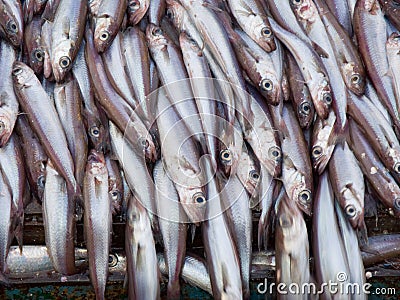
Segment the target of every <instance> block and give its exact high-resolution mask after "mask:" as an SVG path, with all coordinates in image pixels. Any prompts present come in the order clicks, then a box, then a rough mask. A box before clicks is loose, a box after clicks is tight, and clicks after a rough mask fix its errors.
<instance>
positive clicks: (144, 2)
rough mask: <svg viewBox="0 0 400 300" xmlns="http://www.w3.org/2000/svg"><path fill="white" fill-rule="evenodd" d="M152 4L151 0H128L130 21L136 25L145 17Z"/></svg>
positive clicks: (130, 23)
mask: <svg viewBox="0 0 400 300" xmlns="http://www.w3.org/2000/svg"><path fill="white" fill-rule="evenodd" d="M149 6H150V0H128V8H127V13H128V23H129V25H132V26H134V25H136V24H138V23H139V22H140V20H142V19H143V17H144V15H145V14H146V13H147V10H148V9H149Z"/></svg>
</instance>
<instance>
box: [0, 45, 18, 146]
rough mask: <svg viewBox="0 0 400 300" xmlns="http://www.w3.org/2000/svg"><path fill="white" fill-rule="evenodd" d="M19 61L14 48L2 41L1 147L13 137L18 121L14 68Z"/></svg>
mask: <svg viewBox="0 0 400 300" xmlns="http://www.w3.org/2000/svg"><path fill="white" fill-rule="evenodd" d="M16 59H17V53H16V51H15V50H14V48H13V47H12V46H11V45H9V44H8V43H7V42H6V41H0V69H1V70H2V74H4V77H3V80H1V82H0V104H1V107H0V147H3V146H4V145H5V144H6V143H7V142H8V139H9V138H10V136H11V133H12V131H13V129H14V126H15V122H16V120H17V115H18V109H19V104H18V100H17V97H16V95H15V93H14V90H13V81H12V75H11V74H12V68H13V63H14V61H15V60H16Z"/></svg>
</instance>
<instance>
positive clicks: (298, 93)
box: [286, 53, 315, 129]
mask: <svg viewBox="0 0 400 300" xmlns="http://www.w3.org/2000/svg"><path fill="white" fill-rule="evenodd" d="M286 57H287V65H288V77H289V82H290V91H291V93H292V95H293V96H292V97H291V99H292V104H293V109H294V111H295V113H296V115H297V119H298V120H299V125H300V127H301V128H303V129H307V128H309V127H310V126H311V125H312V122H313V121H314V114H315V109H314V104H313V102H312V99H311V95H310V91H309V89H308V87H307V85H306V84H305V81H304V78H303V75H302V74H301V71H300V69H299V66H298V65H297V63H296V61H295V59H294V58H293V56H292V55H291V54H290V53H287V54H286Z"/></svg>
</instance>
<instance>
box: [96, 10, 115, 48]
mask: <svg viewBox="0 0 400 300" xmlns="http://www.w3.org/2000/svg"><path fill="white" fill-rule="evenodd" d="M117 27H118V26H117V24H116V22H115V21H114V19H113V18H112V17H110V16H108V15H105V16H102V17H99V18H97V21H96V27H95V29H94V35H93V37H94V46H95V48H96V50H97V52H99V53H103V52H104V51H106V49H107V48H108V47H109V46H110V45H111V43H112V41H113V39H114V37H115V35H113V33H116V32H117V31H118V28H117Z"/></svg>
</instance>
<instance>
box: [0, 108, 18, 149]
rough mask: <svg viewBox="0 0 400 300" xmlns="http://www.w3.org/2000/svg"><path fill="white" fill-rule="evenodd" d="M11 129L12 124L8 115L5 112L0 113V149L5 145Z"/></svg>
mask: <svg viewBox="0 0 400 300" xmlns="http://www.w3.org/2000/svg"><path fill="white" fill-rule="evenodd" d="M0 111H1V109H0ZM14 121H15V120H14ZM13 128H14V124H12V123H11V118H10V116H9V114H8V113H7V112H0V148H1V147H3V146H4V145H5V144H7V142H8V140H9V139H10V136H11V133H12V131H13Z"/></svg>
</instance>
